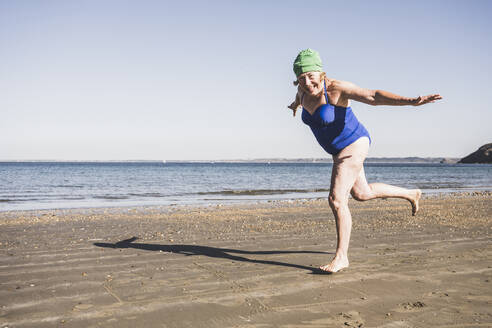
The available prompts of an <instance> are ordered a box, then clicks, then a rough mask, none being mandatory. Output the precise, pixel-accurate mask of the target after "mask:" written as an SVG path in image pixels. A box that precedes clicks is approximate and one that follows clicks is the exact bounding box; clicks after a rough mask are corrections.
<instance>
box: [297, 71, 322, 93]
mask: <svg viewBox="0 0 492 328" xmlns="http://www.w3.org/2000/svg"><path fill="white" fill-rule="evenodd" d="M321 74H322V73H321V72H306V73H303V74H301V75H299V77H298V78H297V80H298V81H299V85H300V86H301V87H302V88H303V89H304V91H305V92H307V93H310V94H311V95H317V94H319V93H320V92H323V81H322V80H321Z"/></svg>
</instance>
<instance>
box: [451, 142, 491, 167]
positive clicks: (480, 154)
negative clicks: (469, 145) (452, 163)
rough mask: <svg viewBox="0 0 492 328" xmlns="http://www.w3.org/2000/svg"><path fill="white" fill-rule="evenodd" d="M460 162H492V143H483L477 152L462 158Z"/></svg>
mask: <svg viewBox="0 0 492 328" xmlns="http://www.w3.org/2000/svg"><path fill="white" fill-rule="evenodd" d="M458 163H482V164H483V163H488V164H490V163H492V143H489V144H486V145H483V146H482V147H480V148H478V150H477V151H476V152H473V153H471V154H470V155H468V156H466V157H463V158H462V159H460V161H459V162H458Z"/></svg>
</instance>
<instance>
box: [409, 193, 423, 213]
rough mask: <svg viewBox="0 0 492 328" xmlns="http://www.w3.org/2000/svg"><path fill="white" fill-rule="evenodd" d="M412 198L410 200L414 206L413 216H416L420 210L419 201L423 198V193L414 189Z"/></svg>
mask: <svg viewBox="0 0 492 328" xmlns="http://www.w3.org/2000/svg"><path fill="white" fill-rule="evenodd" d="M412 191H413V195H412V198H410V199H409V201H410V203H411V204H412V215H413V216H415V214H417V212H418V210H419V200H420V196H422V191H421V190H420V189H414V190H412Z"/></svg>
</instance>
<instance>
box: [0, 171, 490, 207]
mask: <svg viewBox="0 0 492 328" xmlns="http://www.w3.org/2000/svg"><path fill="white" fill-rule="evenodd" d="M331 166H332V164H331V163H213V162H211V163H195V162H192V163H164V162H104V163H103V162H3V163H0V211H12V210H37V209H54V208H83V207H113V206H147V205H149V206H150V205H164V206H166V205H188V204H191V205H209V204H224V203H233V202H251V201H269V200H282V199H296V198H326V197H328V192H329V188H330V175H331ZM365 171H366V177H367V180H368V182H369V183H371V182H384V183H389V184H392V185H396V186H400V187H405V188H420V189H422V190H423V192H424V194H426V193H427V194H429V193H449V192H456V191H484V190H492V165H474V164H415V163H412V164H400V163H399V164H380V163H378V164H376V163H366V164H365Z"/></svg>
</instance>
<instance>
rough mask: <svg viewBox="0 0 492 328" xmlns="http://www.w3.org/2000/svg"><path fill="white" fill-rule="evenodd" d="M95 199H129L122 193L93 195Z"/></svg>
mask: <svg viewBox="0 0 492 328" xmlns="http://www.w3.org/2000/svg"><path fill="white" fill-rule="evenodd" d="M92 198H95V199H109V200H118V199H128V198H129V197H128V196H122V195H121V196H120V195H104V196H93V197H92Z"/></svg>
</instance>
